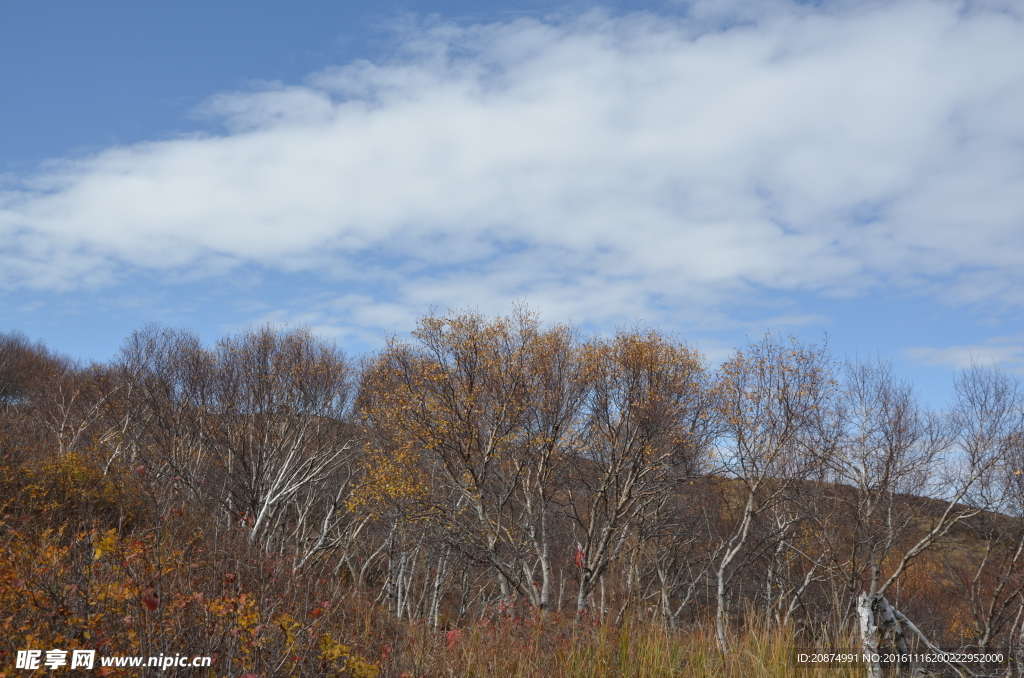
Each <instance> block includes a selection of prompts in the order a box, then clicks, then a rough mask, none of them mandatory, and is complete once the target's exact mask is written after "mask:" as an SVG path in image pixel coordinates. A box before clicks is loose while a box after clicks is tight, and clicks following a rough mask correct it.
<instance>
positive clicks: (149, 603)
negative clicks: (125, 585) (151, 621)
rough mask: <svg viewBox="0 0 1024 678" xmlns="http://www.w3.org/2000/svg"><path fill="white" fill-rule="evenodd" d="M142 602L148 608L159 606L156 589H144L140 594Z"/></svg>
mask: <svg viewBox="0 0 1024 678" xmlns="http://www.w3.org/2000/svg"><path fill="white" fill-rule="evenodd" d="M142 604H143V605H145V606H146V607H148V608H149V609H150V610H155V609H156V608H158V607H160V596H158V595H157V593H156V589H148V590H147V591H146V594H145V595H144V596H142Z"/></svg>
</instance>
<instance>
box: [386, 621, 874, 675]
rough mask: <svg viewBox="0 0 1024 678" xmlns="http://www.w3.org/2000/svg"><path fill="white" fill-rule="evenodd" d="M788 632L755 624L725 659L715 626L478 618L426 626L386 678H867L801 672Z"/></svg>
mask: <svg viewBox="0 0 1024 678" xmlns="http://www.w3.org/2000/svg"><path fill="white" fill-rule="evenodd" d="M793 652H794V639H793V636H792V633H791V632H789V631H787V630H785V629H778V628H771V627H770V626H768V625H752V626H750V627H749V628H747V629H746V630H745V631H743V632H742V633H737V634H736V635H735V636H734V638H733V639H732V646H731V647H730V650H729V652H727V653H725V654H723V653H722V652H721V651H720V650H719V649H718V645H717V643H716V641H715V637H714V633H713V628H711V627H710V626H708V627H694V628H690V629H686V630H671V629H666V628H664V627H662V626H659V625H657V624H652V623H644V622H634V621H627V622H625V623H623V624H621V625H619V626H617V627H616V626H613V625H612V624H610V623H607V622H606V623H600V624H592V623H576V622H575V620H572V619H566V618H562V617H558V616H556V615H547V616H535V617H529V618H507V619H501V620H499V621H497V622H491V621H487V620H482V621H478V622H476V623H474V624H472V625H471V626H468V627H467V628H464V629H459V630H458V631H457V632H454V633H453V632H447V633H446V632H443V631H435V630H433V629H429V628H427V627H425V626H422V625H413V626H411V627H410V628H409V636H408V638H406V639H404V641H403V642H402V644H401V646H400V647H398V648H396V649H395V651H394V652H393V653H391V654H390V657H389V660H388V661H385V662H384V666H383V669H384V673H383V675H384V676H388V677H390V676H394V677H395V678H420V677H423V678H427V677H434V676H438V677H440V676H473V677H479V678H490V677H493V678H499V677H500V678H541V677H544V678H547V677H557V678H577V677H578V678H584V677H586V678H595V677H605V676H607V677H612V676H616V677H617V676H622V677H623V678H625V677H627V676H628V677H630V678H633V677H636V678H647V677H650V678H662V677H668V676H688V677H689V676H693V677H694V678H705V677H706V678H782V677H783V676H787V677H788V676H799V677H800V678H818V677H819V676H820V677H822V678H823V677H824V676H826V675H827V676H828V677H829V678H848V677H849V678H853V677H854V676H856V677H857V678H860V677H861V676H862V674H863V670H862V669H856V668H852V667H848V668H824V667H818V668H797V667H795V666H794V665H793V662H792V656H793Z"/></svg>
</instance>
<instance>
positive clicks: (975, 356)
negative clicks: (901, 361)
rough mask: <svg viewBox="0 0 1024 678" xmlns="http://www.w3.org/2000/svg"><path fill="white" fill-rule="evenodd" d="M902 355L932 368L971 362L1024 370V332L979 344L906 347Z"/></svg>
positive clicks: (954, 367) (961, 367) (960, 367)
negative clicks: (945, 346) (943, 346)
mask: <svg viewBox="0 0 1024 678" xmlns="http://www.w3.org/2000/svg"><path fill="white" fill-rule="evenodd" d="M903 355H904V357H906V358H909V359H910V360H914V361H917V362H920V363H923V364H925V365H930V366H932V367H952V368H953V369H963V368H965V367H969V366H970V365H972V364H975V363H976V364H979V365H982V366H985V365H998V366H1000V367H1003V368H1005V369H1008V370H1011V371H1013V372H1024V335H1017V336H1005V337H993V338H991V339H988V340H986V341H985V342H983V343H980V344H972V345H966V346H949V347H947V348H932V347H926V346H918V347H914V348H908V349H904V351H903Z"/></svg>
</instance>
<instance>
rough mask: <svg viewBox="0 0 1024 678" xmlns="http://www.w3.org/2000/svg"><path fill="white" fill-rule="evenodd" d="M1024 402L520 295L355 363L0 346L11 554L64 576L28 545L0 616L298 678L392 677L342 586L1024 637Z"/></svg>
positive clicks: (319, 343)
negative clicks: (548, 312)
mask: <svg viewBox="0 0 1024 678" xmlns="http://www.w3.org/2000/svg"><path fill="white" fill-rule="evenodd" d="M1022 406H1024V400H1022V395H1021V391H1020V388H1019V385H1018V383H1017V381H1016V380H1015V379H1014V378H1012V377H1011V376H1010V375H1008V374H1006V373H1005V372H1003V371H1000V370H999V369H996V368H994V367H991V368H990V367H982V366H973V367H971V368H968V369H966V370H965V371H963V372H962V373H961V374H960V375H958V377H957V379H956V383H955V386H954V390H953V393H952V396H951V398H950V401H949V404H948V406H947V407H946V408H945V409H944V410H943V411H941V412H933V411H929V410H928V409H927V408H925V407H924V406H923V405H922V404H921V402H920V401H919V400H918V398H917V395H916V394H915V392H914V390H913V388H912V386H911V385H910V384H908V383H906V382H905V381H903V380H900V379H899V378H897V377H896V376H895V375H894V374H893V370H892V368H891V367H890V366H889V365H887V364H885V363H879V362H847V363H843V362H840V361H838V360H837V359H836V358H834V357H833V356H831V355H830V354H829V352H828V351H827V348H826V347H824V346H815V345H810V344H806V343H803V342H800V341H798V340H796V339H793V338H790V337H778V336H774V335H769V336H766V337H765V338H764V339H762V340H761V341H759V342H756V343H751V344H750V345H748V346H745V347H744V348H742V349H740V350H737V351H736V352H735V353H734V354H733V355H732V356H731V357H730V358H729V359H728V360H726V361H725V362H724V363H723V364H722V365H721V366H719V367H718V368H716V369H712V368H711V367H710V366H709V364H708V363H707V361H706V360H705V359H704V357H703V356H702V355H701V354H700V353H699V352H698V351H697V350H695V349H693V348H692V347H689V346H687V345H686V344H685V343H684V342H681V341H679V340H677V339H675V338H673V337H669V336H666V335H664V334H661V333H658V332H655V331H652V330H648V329H630V330H623V331H620V332H618V333H617V334H616V335H615V336H613V337H599V336H585V335H583V334H582V333H581V332H580V331H579V330H578V329H576V328H574V327H572V326H568V325H543V324H541V323H540V322H539V321H538V319H537V317H536V316H535V315H533V314H532V313H530V312H529V311H527V310H516V311H514V312H513V313H512V314H510V315H509V316H508V317H503V318H493V319H492V318H487V317H484V316H482V315H480V314H477V313H463V314H448V315H444V316H437V315H431V316H426V317H424V318H421V319H420V321H419V322H418V325H417V328H416V330H415V331H414V332H413V333H412V335H411V339H409V340H403V339H398V338H392V339H390V340H388V342H387V344H386V346H385V348H384V349H382V350H381V351H380V352H378V353H376V354H373V355H369V356H365V357H364V358H362V359H361V360H359V361H356V360H353V359H351V358H348V357H346V356H345V355H344V354H343V353H342V352H341V351H340V350H338V349H337V348H336V347H335V346H334V345H333V344H331V343H330V342H327V341H325V340H323V339H321V338H318V337H316V336H314V335H312V334H311V333H310V332H308V331H305V330H291V331H284V330H280V329H275V328H272V327H262V328H258V329H250V330H247V331H244V332H242V333H239V334H237V335H234V336H230V337H227V338H225V339H223V340H222V341H220V342H218V343H217V344H216V345H214V346H212V347H211V346H204V345H203V344H202V342H201V341H200V340H199V339H198V338H197V336H196V335H195V334H194V333H192V332H189V331H184V330H172V329H165V328H159V327H150V328H146V329H144V330H141V331H139V332H136V333H135V334H133V335H132V336H131V337H129V338H128V340H127V341H126V343H125V345H124V347H123V349H122V350H121V353H120V355H119V356H118V357H117V358H116V359H115V360H112V361H111V362H109V363H105V364H98V365H90V366H81V365H78V364H76V363H75V362H73V361H71V360H68V359H66V358H63V357H61V356H58V355H56V354H54V353H52V352H50V351H49V350H47V349H46V348H45V347H44V346H42V345H39V344H33V343H31V342H30V341H28V340H27V339H26V338H25V337H24V336H23V335H20V334H17V333H9V334H0V426H2V430H0V446H2V454H3V468H2V477H0V483H2V485H0V490H2V492H3V498H2V500H0V514H2V515H3V522H2V523H0V537H2V538H3V539H5V540H6V542H5V544H6V546H7V548H8V549H9V551H8V552H9V553H11V551H10V549H11V548H14V546H12V545H14V544H16V543H17V544H19V545H20V546H19V547H18V548H31V549H34V550H35V551H36V553H39V552H40V550H43V551H45V550H46V549H50V550H51V551H52V553H50V556H49V557H50V559H51V561H52V562H53V563H54V564H53V566H52V567H51V569H50V570H46V571H40V569H39V567H38V566H36V565H32V564H31V563H28V562H25V563H22V564H20V565H19V564H17V563H14V562H13V561H12V560H11V559H10V558H9V559H8V560H9V561H10V562H8V564H7V566H6V567H7V568H8V570H7V575H6V578H0V581H2V582H4V583H3V584H0V586H3V587H5V588H3V589H0V607H2V606H20V607H17V609H16V608H15V607H9V608H8V609H10V610H12V611H13V612H14V614H13V615H12V616H11V618H10V619H8V620H7V622H6V623H7V627H6V628H7V629H8V630H11V629H17V628H20V627H19V624H22V625H23V626H24V627H25V628H27V629H29V631H30V632H31V631H39V629H40V628H45V629H47V630H46V631H39V633H41V634H43V635H45V634H46V633H49V634H50V636H51V638H53V637H55V636H54V634H56V635H57V636H59V637H60V638H62V639H64V640H65V641H67V642H69V643H71V644H74V643H78V644H79V645H81V646H83V647H84V646H87V645H88V644H89V643H90V642H93V643H95V641H94V640H93V638H94V637H95V636H96V634H99V635H100V637H106V638H111V639H112V638H115V637H116V638H120V639H121V640H118V641H117V642H129V641H128V640H124V639H125V638H129V639H130V642H131V643H134V644H135V645H133V646H132V647H133V648H135V649H139V651H140V652H141V651H142V650H146V651H151V652H152V653H153V654H155V653H156V652H155V650H159V651H161V652H163V651H170V652H173V651H174V647H173V645H174V643H183V642H187V643H191V644H192V645H191V646H192V647H198V646H199V645H202V646H203V647H207V648H212V649H210V651H211V652H214V653H226V655H225V657H222V660H223V661H226V662H227V663H228V664H230V663H231V662H238V663H240V665H244V666H246V667H248V668H253V667H255V668H253V670H256V669H260V670H263V671H265V672H269V673H272V674H273V673H275V672H276V673H280V674H281V675H285V673H286V669H287V670H288V671H291V672H292V673H294V675H300V674H302V670H301V669H300V668H297V667H298V663H297V662H299V661H300V660H301V659H302V658H301V657H299V655H300V654H303V653H300V652H298V651H297V648H299V646H300V645H301V643H303V642H305V643H306V644H307V645H306V646H304V647H306V650H305V651H304V652H305V654H307V655H308V654H310V653H312V654H315V655H316V656H318V657H319V658H320V659H319V661H320V662H321V668H319V669H316V670H314V669H309V670H310V671H313V673H310V674H309V675H326V674H325V673H324V671H326V669H324V668H323V667H324V666H327V662H329V661H333V662H335V663H334V664H332V666H335V668H336V670H338V671H342V672H344V671H348V672H349V673H351V674H356V670H357V669H359V670H365V671H370V672H371V673H368V674H366V675H372V666H371V665H372V664H373V662H370V661H368V660H365V659H364V658H362V657H361V656H359V655H358V653H357V652H356V650H354V649H352V648H350V647H349V646H347V645H343V644H341V643H342V642H343V641H344V640H345V639H344V638H333V639H332V637H331V636H330V635H329V634H328V635H327V636H325V635H323V634H322V633H321V634H320V635H319V636H318V635H317V633H319V631H316V630H315V629H316V628H319V627H317V624H319V623H321V622H322V620H318V619H317V618H318V617H319V615H320V614H321V613H323V612H325V611H327V610H328V609H329V608H330V601H331V600H332V596H342V595H349V594H352V593H353V592H354V593H355V594H359V595H362V596H363V597H364V599H365V600H366V601H376V603H377V604H379V605H382V606H386V607H387V608H388V609H390V611H391V613H392V617H391V618H392V619H393V620H395V623H400V622H408V621H416V620H419V621H422V622H423V623H425V624H426V625H428V626H429V627H432V628H438V629H456V628H459V627H461V626H463V625H465V624H467V623H468V622H469V621H470V620H474V619H475V620H479V619H487V618H491V617H497V618H500V617H502V616H508V615H523V614H527V613H530V614H542V615H543V614H552V615H559V614H560V615H572V616H573V617H575V618H578V619H580V620H589V619H595V618H596V619H602V620H608V621H609V622H611V623H618V622H622V621H623V620H625V619H629V620H631V621H632V622H637V621H638V620H640V621H643V622H644V623H653V624H658V625H663V626H665V627H670V628H677V627H689V626H694V625H704V624H711V625H713V627H714V633H715V637H716V639H717V641H718V644H719V645H720V646H721V647H722V648H723V649H727V648H728V647H729V644H730V638H731V634H732V633H733V631H734V630H735V629H736V628H738V627H739V626H740V625H742V624H743V623H744V620H749V619H751V618H757V619H759V620H761V621H762V622H764V621H766V620H768V621H770V623H772V624H775V625H777V626H779V627H785V628H790V629H793V630H794V633H796V634H797V636H798V637H800V636H803V637H804V641H803V642H807V643H809V644H813V643H815V642H826V641H828V640H830V639H831V640H834V639H835V638H837V637H840V636H843V634H847V636H856V638H857V639H858V642H859V643H861V644H862V645H863V647H864V648H866V649H875V650H877V649H880V648H884V647H893V648H897V649H906V648H913V647H918V648H927V647H937V646H941V647H943V648H968V647H969V648H973V649H977V650H981V651H987V650H990V649H993V648H1007V647H1011V648H1013V647H1017V646H1018V645H1021V644H1024V571H1022V567H1021V565H1022V560H1024V475H1022V469H1024V437H1022V433H1024V410H1022ZM104 540H106V541H104ZM83 544H85V546H83ZM117 549H120V550H121V552H120V554H119V555H117V556H116V557H114V558H113V559H112V560H111V561H110V563H109V564H108V565H104V566H103V567H101V565H103V564H104V563H107V561H106V560H104V555H103V554H104V553H107V552H111V551H115V550H117ZM133 549H134V550H133ZM83 553H84V554H85V555H83ZM76 554H77V555H76ZM132 554H134V556H133V555H132ZM19 567H20V568H22V569H21V570H19V569H18V568H19ZM25 568H27V570H25ZM104 568H106V569H104ZM23 570H24V571H31V572H30V573H29V574H28V575H26V574H24V571H23ZM43 570H45V567H44V568H43ZM32 572H35V574H32ZM243 572H245V573H246V574H245V583H246V586H247V588H245V591H246V592H247V593H246V592H242V588H239V587H240V585H241V583H242V582H241V581H236V578H237V577H241V576H242V574H240V573H243ZM104 573H106V574H104ZM229 575H230V576H229ZM33 576H35V577H36V580H37V581H38V582H39V583H38V584H37V585H35V588H33V584H32V581H31V577H33ZM104 577H106V579H104ZM101 580H102V581H101ZM76 582H77V583H76ZM104 582H106V583H104ZM119 582H120V583H119ZM126 582H127V583H126ZM118 585H119V586H120V589H118V590H119V591H120V592H121V593H119V594H118V595H120V596H121V597H120V599H118V600H120V602H116V604H115V602H113V601H114V600H115V598H116V597H117V596H115V595H114V591H115V589H116V586H118ZM72 586H74V587H75V588H74V589H71V588H70V587H72ZM104 586H107V588H106V589H104V588H103V587H104ZM90 587H91V588H90ZM83 588H84V589H86V590H91V591H92V593H90V594H89V595H91V596H93V598H92V602H90V601H89V600H82V595H81V593H80V592H81V591H82V590H83ZM100 590H103V591H105V592H106V593H104V594H103V596H100V598H99V599H96V595H97V594H96V592H97V591H100ZM69 591H70V592H69ZM126 592H127V593H126ZM147 596H149V598H148V599H147ZM218 596H220V600H221V601H223V602H224V606H222V608H221V609H220V612H218V609H217V608H214V607H211V603H210V601H213V600H216V599H217V597H218ZM87 598H88V596H87ZM208 599H209V600H208ZM154 601H157V602H156V603H155V604H154ZM229 602H230V604H228V603H229ZM90 605H92V607H90ZM118 605H120V607H118ZM132 605H135V606H136V607H137V608H138V612H136V613H135V616H134V617H133V615H132V614H131V613H130V608H131V606H132ZM317 605H320V606H321V607H320V608H319V609H320V610H321V612H317V609H318V608H317ZM97 606H98V607H97ZM104 606H108V607H110V606H113V607H110V614H106V613H103V612H102V611H100V608H103V607H104ZM254 606H255V607H254ZM125 610H128V611H129V612H128V613H126V612H124V611H125ZM246 610H249V612H248V613H247V612H246ZM115 612H116V614H115ZM314 613H315V614H314ZM104 614H106V616H104ZM246 614H249V615H250V616H249V617H246V616H245V615H246ZM339 614H340V613H339ZM345 614H348V615H349V616H350V617H351V615H352V614H354V613H352V611H351V610H349V611H348V612H346V613H345ZM33 615H35V616H33ZM40 615H42V617H41V616H40ZM46 615H49V617H46ZM97 615H99V617H97ZM118 615H120V616H118ZM218 615H219V616H218ZM0 616H4V615H3V614H0ZM158 616H159V619H157V617H158ZM43 617H46V620H47V621H46V623H45V625H43V626H42V627H41V626H40V625H39V621H38V620H39V619H41V618H43ZM165 617H166V618H165ZM125 619H127V622H126V621H125ZM32 620H35V621H32ZM143 620H145V621H146V623H147V624H149V623H151V622H152V623H157V622H159V623H157V625H156V626H150V627H147V628H148V629H149V630H147V631H146V634H148V635H144V634H143V633H142V631H141V629H139V630H138V633H137V634H136V636H132V635H131V633H129V632H130V631H132V630H133V626H134V627H138V625H139V624H141V623H142V622H143ZM270 620H273V621H274V624H276V625H277V628H276V629H272V628H269V627H270V626H272V625H271V624H270ZM282 620H284V621H282ZM289 620H290V621H289ZM302 620H305V621H302ZM349 621H351V619H349ZM291 623H294V624H295V626H294V630H293V631H289V628H292V627H289V624H291ZM126 624H127V629H126V628H125V627H126ZM260 624H262V625H263V627H262V628H260ZM303 624H305V626H303ZM26 625H27V626H26ZM29 627H31V628H29ZM25 628H23V634H22V636H21V637H22V638H24V633H25ZM258 628H259V630H254V629H258ZM324 628H326V627H324ZM282 629H283V630H282ZM308 629H314V631H308ZM300 631H303V632H307V635H308V638H306V640H302V638H301V637H300V636H301V633H300ZM271 632H273V633H274V634H276V636H274V638H270V634H271ZM104 634H106V635H104ZM119 634H120V635H119ZM231 634H234V635H233V636H232V635H231ZM247 634H248V635H247ZM29 635H30V639H31V633H29ZM34 637H35V638H37V639H38V638H40V637H42V636H41V635H36V636H34ZM325 637H326V638H328V641H327V644H326V645H325V644H324V643H325V641H324V638H325ZM47 642H51V641H50V639H47ZM111 642H114V641H111ZM247 643H248V645H247ZM331 643H334V644H333V645H332V644H331ZM271 646H273V648H271ZM388 647H390V646H388ZM388 652H390V650H388ZM227 655H230V656H227ZM278 656H281V657H284V659H281V660H280V662H281V663H280V664H275V662H277V661H278V660H277V659H276V657H278ZM289 662H291V663H289ZM359 662H363V663H362V664H360V663H359ZM275 667H276V668H275ZM288 667H291V668H288ZM359 667H363V668H359ZM869 668H870V673H871V674H874V675H878V671H879V670H880V669H879V667H878V666H874V667H869ZM316 671H321V673H317V672H316Z"/></svg>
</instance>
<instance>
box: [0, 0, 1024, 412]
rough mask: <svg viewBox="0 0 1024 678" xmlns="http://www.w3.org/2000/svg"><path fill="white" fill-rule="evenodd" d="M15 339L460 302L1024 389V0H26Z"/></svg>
mask: <svg viewBox="0 0 1024 678" xmlns="http://www.w3.org/2000/svg"><path fill="white" fill-rule="evenodd" d="M0 64H2V68H0V330H9V329H20V330H22V331H24V332H26V333H27V334H28V335H30V336H32V337H38V338H42V339H44V340H45V341H46V342H47V343H48V344H50V345H51V346H53V347H55V348H57V349H59V350H62V351H65V352H67V353H70V354H72V355H75V356H79V357H82V358H85V359H101V360H102V359H107V358H109V357H111V356H112V355H114V354H115V353H116V351H117V348H118V347H119V346H120V344H121V342H122V340H123V338H124V337H125V336H126V335H127V334H128V333H129V332H131V331H132V330H133V329H135V328H137V327H140V326H141V325H143V324H146V323H149V322H157V323H161V324H165V325H175V326H188V327H192V328H194V329H196V330H198V331H199V332H200V333H201V334H202V336H204V337H205V338H206V339H208V340H214V339H216V338H218V337H220V336H222V335H224V334H225V333H227V332H231V331H234V330H236V329H238V328H240V327H244V326H245V325H247V324H251V323H264V322H273V323H280V324H283V323H288V324H289V325H291V326H294V325H309V326H311V327H312V328H313V329H314V330H315V331H317V332H320V333H323V334H326V335H329V336H331V337H334V338H335V339H336V340H337V341H338V343H339V344H340V345H341V346H343V347H345V348H346V349H348V350H349V351H350V352H352V353H359V352H363V351H368V350H373V349H374V348H376V347H378V346H379V345H380V341H381V338H382V337H383V336H385V335H386V334H388V333H399V334H403V333H405V332H407V331H408V330H409V329H411V327H412V325H413V322H414V320H415V318H416V317H417V316H419V315H421V314H423V313H425V312H427V311H428V310H429V309H431V308H436V309H438V310H441V311H443V310H445V309H447V308H466V307H470V308H478V309H480V310H482V311H484V312H487V313H491V314H497V313H502V312H506V311H507V310H508V309H509V308H510V306H511V305H512V304H513V303H514V302H516V301H525V302H527V303H528V304H530V305H531V306H533V307H535V308H537V309H538V310H540V312H541V314H542V316H543V317H544V318H545V319H547V320H551V321H562V320H571V321H573V322H575V323H578V324H580V325H581V326H583V327H584V328H586V329H588V330H597V331H611V330H613V329H614V328H615V327H616V326H621V325H628V324H632V323H634V322H637V321H642V322H645V323H647V324H649V325H652V326H654V327H657V328H660V329H662V330H664V331H667V332H671V333H677V334H679V335H681V336H683V337H685V338H687V339H688V340H689V341H691V342H694V343H696V344H697V345H698V346H699V347H700V348H701V349H703V350H704V351H705V352H706V353H707V354H708V355H709V357H710V358H711V359H712V360H718V359H721V358H722V357H724V356H725V355H726V354H727V353H728V352H729V351H730V350H731V349H732V348H733V347H736V346H740V345H742V344H743V342H744V341H745V339H746V338H747V337H753V338H756V337H758V336H759V335H760V334H761V333H763V332H764V331H766V330H771V331H773V332H781V333H793V334H796V335H798V336H800V337H802V338H804V339H807V340H810V341H820V340H821V339H822V337H824V336H825V335H826V334H827V335H828V337H829V343H830V344H831V346H832V347H833V349H834V350H835V351H836V352H837V353H838V354H839V355H840V356H844V355H845V356H851V357H852V356H854V355H859V356H862V357H865V356H876V355H877V356H880V357H882V358H884V359H891V360H893V361H894V362H895V363H896V365H897V368H898V369H899V370H900V371H901V372H904V373H906V374H908V375H909V376H910V377H911V378H912V379H913V380H914V381H915V382H916V383H918V384H919V385H920V386H921V388H922V390H923V391H924V392H925V393H926V395H928V397H929V398H930V399H933V400H939V399H941V398H942V396H943V394H944V393H945V392H946V391H947V389H948V385H949V384H950V383H951V380H952V376H953V374H954V372H955V370H956V369H957V368H959V367H960V366H962V365H963V364H965V362H966V361H968V360H970V359H971V357H972V356H973V357H974V358H976V359H979V360H981V361H983V362H993V361H995V362H997V363H999V364H1001V365H1003V366H1005V367H1006V368H1008V369H1011V370H1014V371H1021V370H1024V317H1022V304H1024V265H1022V264H1024V6H1022V5H1021V4H1020V3H1000V2H978V3H963V2H946V1H943V0H890V1H887V2H870V1H868V2H860V1H854V0H851V1H848V2H823V3H814V4H807V3H793V2H784V1H777V2H776V1H771V0H769V1H766V2H758V3H742V2H729V1H727V0H721V1H718V2H693V3H656V2H651V3H640V4H638V3H630V4H628V5H625V4H624V5H614V4H606V5H590V4H587V3H579V2H576V3H558V2H547V1H540V0H536V1H534V2H521V1H520V2H515V3H512V2H491V3H486V4H485V3H471V2H426V1H422V2H403V3H398V2H395V3H387V2H384V3H377V4H374V5H372V7H368V3H358V4H357V3H294V4H290V5H284V4H281V3H273V4H272V3H261V2H245V3H243V2H217V3H209V2H204V3H199V2H179V3H173V4H171V3H164V4H162V5H157V4H156V3H148V4H145V5H144V6H143V5H141V4H140V3H127V2H102V3H91V4H89V5H84V4H79V5H75V4H67V3H55V2H35V3H8V5H6V6H5V7H4V8H3V9H2V10H0Z"/></svg>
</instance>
